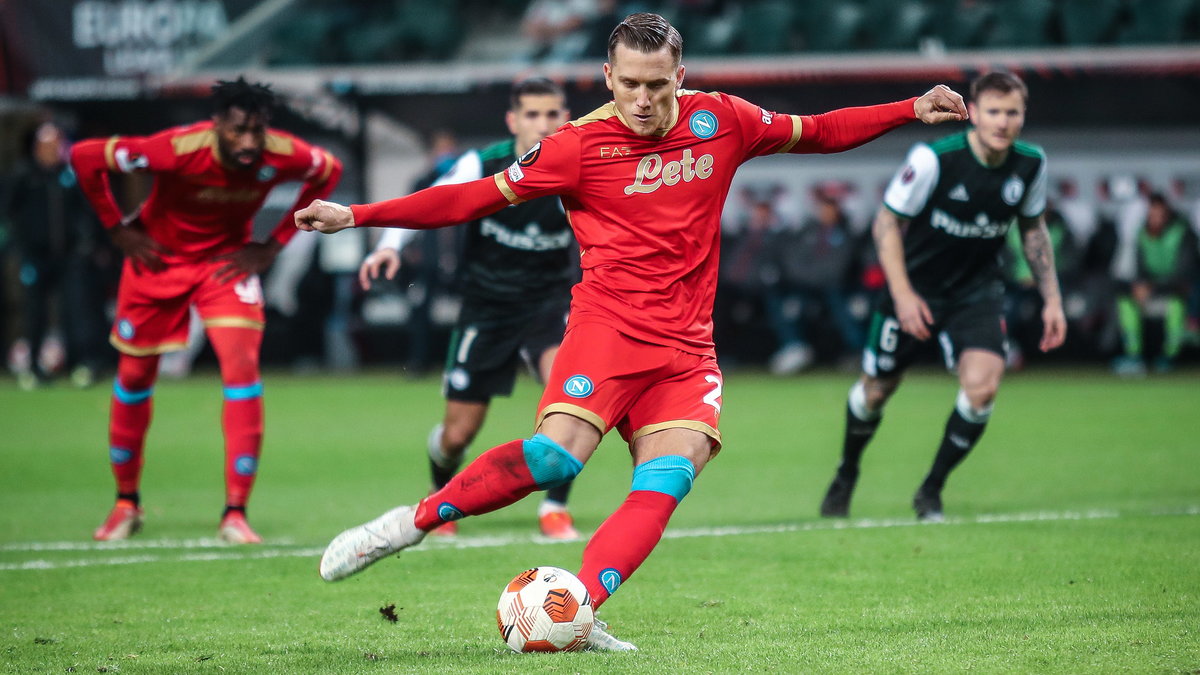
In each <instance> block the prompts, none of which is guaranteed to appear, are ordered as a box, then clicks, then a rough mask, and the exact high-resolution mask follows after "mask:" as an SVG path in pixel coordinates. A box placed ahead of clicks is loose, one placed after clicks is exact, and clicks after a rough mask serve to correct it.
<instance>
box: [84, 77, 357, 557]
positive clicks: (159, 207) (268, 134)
mask: <svg viewBox="0 0 1200 675" xmlns="http://www.w3.org/2000/svg"><path fill="white" fill-rule="evenodd" d="M213 99H214V102H215V113H214V114H213V116H212V119H211V120H210V121H205V122H199V123H197V124H192V125H190V126H183V127H176V128H172V129H167V130H165V131H162V132H159V133H157V134H154V135H153V136H145V137H140V136H113V137H111V138H106V139H104V138H101V139H91V140H85V141H81V142H79V143H77V144H76V145H75V146H74V147H73V148H72V150H71V165H72V166H73V167H74V168H75V172H76V173H77V174H78V176H79V184H80V187H81V188H82V189H83V191H84V193H85V194H86V195H87V198H88V200H89V201H90V202H91V203H92V206H93V208H95V210H96V213H97V214H98V215H99V216H100V221H101V222H102V223H103V224H104V226H105V227H106V228H107V229H108V232H109V234H110V235H111V236H112V239H113V241H114V242H115V243H116V244H117V246H119V247H120V248H121V250H122V251H123V252H124V253H125V264H124V267H123V269H122V271H121V284H120V289H119V291H118V293H117V316H116V323H115V325H114V326H113V330H112V334H111V335H110V337H109V341H110V342H112V344H113V346H114V347H116V348H117V350H118V351H119V352H120V359H119V361H118V365H117V377H116V381H115V382H114V383H113V397H112V409H111V415H110V418H109V458H110V459H111V461H112V469H113V474H114V475H115V476H116V481H117V503H116V505H115V506H114V507H113V509H112V512H111V513H110V514H109V516H108V518H107V519H106V520H105V521H104V523H103V524H102V525H101V526H100V527H99V528H98V529H97V530H96V531H95V533H94V535H93V536H94V537H95V538H96V539H98V540H114V539H125V538H127V537H129V536H130V535H132V534H134V533H136V532H137V531H138V530H139V529H140V528H141V524H142V510H141V506H140V501H139V494H138V490H139V483H140V479H141V469H142V448H143V442H144V440H145V437H146V429H147V428H148V427H149V426H150V413H151V402H152V394H153V388H154V387H153V386H154V381H155V378H156V376H157V373H158V360H159V355H160V354H162V353H164V352H169V351H173V350H176V349H182V348H183V347H184V345H185V343H186V341H187V332H188V308H189V306H191V305H195V306H196V308H197V310H198V311H199V312H200V316H201V317H202V318H203V320H204V324H205V328H206V330H207V332H208V336H209V339H210V341H211V342H212V345H213V349H214V351H215V352H216V354H217V359H218V360H219V361H220V366H221V380H222V382H223V384H224V392H225V404H224V411H223V414H222V427H223V429H224V434H225V512H224V514H223V515H222V518H221V524H220V527H219V529H218V534H219V536H220V537H221V538H222V539H225V540H226V541H230V542H233V543H238V544H250V543H259V542H261V541H262V539H261V538H260V537H259V536H258V534H257V533H255V531H254V530H253V529H251V528H250V525H249V524H248V523H247V522H246V500H247V498H248V497H249V495H250V489H251V487H252V486H253V484H254V477H255V474H256V473H257V470H258V456H259V451H260V449H261V447H262V432H263V405H262V390H263V387H262V380H261V376H260V374H259V368H258V356H259V347H260V345H261V343H262V329H263V319H264V315H263V298H262V287H261V285H260V283H259V278H258V275H259V274H260V273H261V272H263V271H264V270H266V269H267V268H268V267H269V266H270V265H271V262H272V261H273V260H274V259H275V256H276V255H277V254H278V253H279V251H280V249H282V248H283V246H284V244H286V243H287V242H288V240H289V239H291V238H292V236H294V235H295V232H296V230H295V227H294V226H293V219H292V215H291V211H290V210H289V212H288V214H287V215H286V216H285V217H284V218H283V220H282V221H280V223H279V224H278V225H277V226H276V227H275V229H274V231H273V232H272V233H271V236H270V238H269V239H267V241H265V242H261V243H260V242H253V241H251V240H250V238H251V232H252V226H253V222H252V219H253V217H254V214H255V213H256V212H257V211H258V210H259V208H260V207H261V206H262V204H263V201H264V200H265V199H266V198H267V194H268V193H269V192H270V191H271V189H272V188H273V187H275V185H277V184H279V183H281V182H285V181H302V182H303V184H304V187H303V189H302V191H301V193H300V195H299V197H298V198H297V202H296V203H297V204H306V203H308V202H309V201H311V200H313V199H320V198H322V197H326V196H328V195H329V193H330V192H331V191H332V190H333V188H334V186H335V185H336V184H337V181H338V178H340V177H341V173H342V166H341V162H339V161H338V160H337V159H336V158H335V157H333V155H331V154H329V153H328V152H326V151H325V150H323V149H321V148H318V147H315V146H312V145H309V144H308V143H305V142H304V141H302V140H300V139H299V138H296V137H295V136H292V135H291V134H288V133H285V132H282V131H278V130H276V129H272V128H270V127H268V126H267V125H268V123H269V122H270V116H271V111H272V109H273V107H274V105H275V102H276V101H275V95H274V93H273V92H272V91H271V90H270V88H269V87H266V86H264V85H261V84H251V83H249V82H247V81H246V80H245V79H244V78H240V77H239V78H238V79H237V81H235V82H218V83H217V84H216V85H215V86H214V87H213ZM110 171H118V172H122V173H132V172H136V171H144V172H150V173H152V174H154V179H155V180H154V189H153V191H152V192H151V194H150V196H149V198H147V199H146V201H145V202H144V203H143V204H142V205H141V206H140V207H139V208H138V210H137V211H136V212H135V213H134V214H132V215H130V216H128V217H125V216H123V215H122V213H121V210H120V208H119V207H118V206H117V203H116V201H115V200H114V199H113V196H112V191H111V190H110V188H109V178H108V173H109V172H110Z"/></svg>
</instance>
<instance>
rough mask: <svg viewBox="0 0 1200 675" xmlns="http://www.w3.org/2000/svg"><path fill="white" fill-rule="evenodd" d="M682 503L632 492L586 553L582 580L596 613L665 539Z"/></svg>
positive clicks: (660, 495)
mask: <svg viewBox="0 0 1200 675" xmlns="http://www.w3.org/2000/svg"><path fill="white" fill-rule="evenodd" d="M678 505H679V502H678V501H677V500H676V499H675V498H674V497H672V496H671V495H668V494H663V493H662V492H654V491H652V490H637V491H635V492H630V493H629V496H628V497H626V498H625V503H623V504H621V506H620V508H618V509H617V510H616V511H615V512H614V513H613V514H612V515H611V516H609V517H608V520H605V521H604V523H603V524H601V525H600V528H599V529H598V530H596V533H595V534H593V535H592V539H591V541H589V542H588V544H587V547H586V548H584V549H583V567H582V568H581V569H580V570H579V579H580V580H581V581H582V582H583V585H584V586H586V587H587V589H588V593H589V594H591V596H592V607H593V609H595V608H599V607H600V605H602V604H604V601H605V600H608V596H610V595H612V593H613V591H616V590H617V586H620V585H621V583H622V582H624V581H625V580H627V579H629V577H630V575H632V574H633V573H634V571H635V570H637V568H638V566H640V565H641V564H642V561H644V560H645V559H646V557H647V556H649V555H650V552H651V551H653V550H654V547H655V546H656V545H658V540H659V539H662V534H663V530H665V529H666V528H667V521H668V520H670V519H671V514H672V513H674V512H675V507H676V506H678Z"/></svg>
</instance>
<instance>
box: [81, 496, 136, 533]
mask: <svg viewBox="0 0 1200 675" xmlns="http://www.w3.org/2000/svg"><path fill="white" fill-rule="evenodd" d="M141 530H142V510H141V509H140V508H138V507H137V506H136V505H134V503H133V502H132V501H130V500H128V499H118V500H117V503H116V505H114V506H113V508H112V511H110V512H109V514H108V517H107V518H105V519H104V524H102V525H101V526H100V527H98V528H96V531H95V532H93V533H92V539H95V540H96V541H119V540H121V539H128V538H130V537H132V536H133V535H135V534H137V533H138V532H140V531H141Z"/></svg>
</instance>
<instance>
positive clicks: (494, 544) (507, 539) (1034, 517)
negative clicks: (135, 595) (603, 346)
mask: <svg viewBox="0 0 1200 675" xmlns="http://www.w3.org/2000/svg"><path fill="white" fill-rule="evenodd" d="M1196 515H1200V505H1196V506H1187V507H1183V508H1179V509H1158V510H1154V511H1149V512H1140V513H1138V512H1135V513H1121V512H1120V511H1116V510H1112V509H1092V510H1087V511H1036V512H1030V513H1010V514H981V515H978V516H965V517H951V518H947V519H946V521H945V522H944V523H940V524H932V523H921V522H917V521H916V520H913V519H912V518H888V519H870V518H867V519H860V520H845V521H829V520H821V521H813V522H805V523H793V524H784V525H761V526H749V527H744V526H729V527H700V528H682V529H677V530H670V529H668V530H667V531H666V532H664V533H663V538H664V539H689V538H696V537H736V536H745V535H751V534H784V533H791V532H814V531H831V530H874V529H885V528H895V527H938V526H951V525H991V524H996V523H1031V522H1061V521H1071V520H1106V519H1113V518H1122V517H1128V516H1144V517H1162V516H1196ZM284 541H285V540H279V542H280V543H276V542H269V543H267V544H266V545H264V546H263V547H258V548H244V547H236V548H235V547H231V546H230V545H228V544H225V543H223V542H218V541H217V540H215V539H191V540H169V539H162V540H142V541H140V542H139V541H137V540H134V541H128V542H102V543H101V542H27V543H23V544H20V543H17V544H7V545H4V546H2V547H0V550H3V551H6V552H13V551H16V552H35V551H94V552H102V551H127V550H138V549H159V550H165V549H185V550H186V549H195V548H213V549H218V548H219V549H224V550H213V551H205V552H194V553H182V554H179V555H164V554H158V553H147V554H142V555H129V556H110V557H105V558H83V559H77V560H61V561H57V560H27V561H24V562H14V563H0V572H15V571H25V570H56V569H68V568H75V567H98V566H105V565H136V564H142V563H156V562H166V563H174V562H210V561H220V560H265V559H270V558H309V557H311V558H316V557H318V556H319V555H321V553H322V551H323V550H324V549H323V548H310V547H302V548H295V547H292V548H271V546H287V545H289V544H290V543H282V542H284ZM426 541H427V542H428V543H429V544H430V545H427V546H424V547H421V548H417V549H413V551H412V553H421V552H429V551H439V550H445V549H471V548H500V547H502V546H512V545H515V544H522V545H528V544H536V545H547V544H566V543H572V542H568V541H562V540H557V539H547V538H546V537H542V536H535V535H520V536H517V535H513V536H498V537H459V538H456V539H452V540H448V539H428V540H426Z"/></svg>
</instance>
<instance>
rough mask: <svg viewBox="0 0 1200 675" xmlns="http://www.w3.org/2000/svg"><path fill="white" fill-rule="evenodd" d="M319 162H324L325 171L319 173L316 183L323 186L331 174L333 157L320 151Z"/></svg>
mask: <svg viewBox="0 0 1200 675" xmlns="http://www.w3.org/2000/svg"><path fill="white" fill-rule="evenodd" d="M321 161H323V162H325V170H324V171H322V172H321V177H320V178H319V179H317V182H318V183H322V184H323V183H324V182H325V181H327V180H329V174H331V173H333V165H334V163H335V162H334V159H333V155H330V154H329V153H328V152H326V151H324V150H322V151H321Z"/></svg>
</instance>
